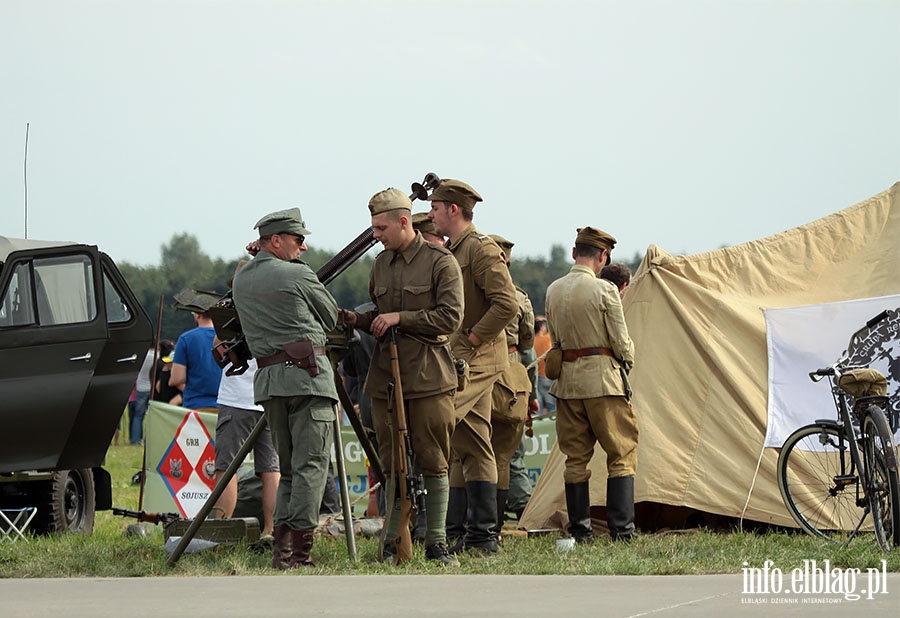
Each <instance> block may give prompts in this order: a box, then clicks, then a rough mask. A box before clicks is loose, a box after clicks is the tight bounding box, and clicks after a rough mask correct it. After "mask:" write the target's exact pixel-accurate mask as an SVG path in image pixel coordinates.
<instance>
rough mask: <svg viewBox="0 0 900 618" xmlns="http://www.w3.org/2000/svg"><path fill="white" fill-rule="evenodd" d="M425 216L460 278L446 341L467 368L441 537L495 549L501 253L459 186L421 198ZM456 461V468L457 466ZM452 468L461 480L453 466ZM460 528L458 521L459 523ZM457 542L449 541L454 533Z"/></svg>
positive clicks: (505, 318) (508, 292)
mask: <svg viewBox="0 0 900 618" xmlns="http://www.w3.org/2000/svg"><path fill="white" fill-rule="evenodd" d="M428 199H429V200H431V210H430V211H429V212H428V216H429V218H430V219H431V220H432V221H433V222H434V227H435V230H436V231H437V233H438V234H439V235H442V236H447V237H448V240H447V243H446V247H447V248H448V249H450V251H451V252H452V253H453V255H454V257H456V260H457V261H458V262H459V266H460V269H461V270H462V274H463V291H464V293H465V312H464V314H463V322H462V326H461V328H460V329H459V330H458V331H457V332H456V333H455V334H454V336H453V339H452V349H453V354H454V356H455V357H456V358H461V359H464V360H465V361H466V362H467V363H468V364H469V368H470V382H469V385H468V386H467V387H466V388H465V389H463V390H461V391H457V393H456V397H455V400H454V406H455V408H456V428H455V429H454V430H453V437H452V438H451V447H452V455H451V476H450V505H449V507H448V511H447V536H448V537H449V538H450V540H451V543H452V544H453V547H451V551H453V550H455V549H457V547H463V546H464V547H466V548H472V549H478V550H481V551H485V552H489V553H493V552H496V551H497V533H496V523H497V462H496V460H495V459H494V449H493V447H492V446H491V393H492V391H493V387H494V382H496V381H497V379H498V378H499V377H500V374H501V373H503V371H504V370H505V369H506V367H507V366H508V365H509V358H508V353H507V346H506V334H505V329H506V325H507V324H509V322H510V320H512V319H513V317H514V316H515V315H516V311H517V309H518V303H517V302H516V290H515V287H514V286H513V283H512V279H510V276H509V269H508V268H507V267H506V262H505V260H504V258H503V252H502V251H500V247H498V246H497V243H495V242H494V241H493V240H491V239H490V238H488V237H487V236H485V235H484V234H482V233H481V232H479V231H478V230H477V229H476V228H475V225H474V224H473V223H472V218H473V209H474V208H475V204H476V203H477V202H480V201H482V200H481V196H480V195H478V193H477V192H476V191H475V190H474V189H473V188H472V187H470V186H469V185H467V184H466V183H464V182H461V181H459V180H452V179H444V180H442V181H441V184H440V185H439V186H438V187H437V188H436V189H435V190H434V192H432V194H431V196H430V197H429V198H428ZM457 462H458V463H457ZM456 466H459V470H460V471H461V472H462V475H456V474H455V473H454V472H453V468H454V467H456ZM463 522H465V523H463ZM463 534H464V535H465V539H464V541H463V543H462V544H458V543H455V541H456V540H459V539H460V538H461V537H462V535H463Z"/></svg>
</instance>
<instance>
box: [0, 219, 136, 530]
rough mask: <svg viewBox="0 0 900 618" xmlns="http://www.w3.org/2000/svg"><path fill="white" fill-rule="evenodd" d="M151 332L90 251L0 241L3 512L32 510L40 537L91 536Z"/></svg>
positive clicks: (108, 490)
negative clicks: (111, 450)
mask: <svg viewBox="0 0 900 618" xmlns="http://www.w3.org/2000/svg"><path fill="white" fill-rule="evenodd" d="M152 332H153V329H152V326H151V322H150V319H149V318H148V317H147V314H146V313H145V312H144V310H143V309H142V308H141V306H140V303H138V301H137V299H136V298H135V296H134V293H133V292H132V290H131V288H129V287H128V284H127V283H126V281H125V279H124V278H123V277H122V274H121V273H120V272H119V270H118V268H116V265H115V264H114V263H113V261H112V259H111V258H110V257H109V256H108V255H106V254H105V253H102V252H101V251H99V250H98V248H97V247H96V246H91V245H83V244H76V243H71V242H52V241H35V240H21V239H14V238H5V237H2V236H0V509H16V508H25V507H36V509H37V511H36V513H35V515H34V518H33V519H32V523H31V527H30V529H31V530H33V531H36V532H66V531H72V532H82V533H86V534H90V533H91V532H92V530H93V527H94V512H95V511H96V510H107V509H110V508H111V507H112V485H111V481H110V476H109V473H108V472H107V471H106V470H104V469H103V468H102V464H103V461H104V458H105V457H106V451H107V449H108V447H109V445H110V443H111V441H112V438H113V436H114V434H115V431H116V428H117V427H118V424H119V420H120V418H121V416H122V413H123V411H124V409H125V406H126V403H127V401H128V396H129V394H130V393H131V388H132V386H133V385H134V382H135V379H136V377H137V372H138V370H139V369H140V367H141V364H142V363H143V360H144V357H145V356H146V353H147V350H148V349H149V347H150V342H151V339H152Z"/></svg>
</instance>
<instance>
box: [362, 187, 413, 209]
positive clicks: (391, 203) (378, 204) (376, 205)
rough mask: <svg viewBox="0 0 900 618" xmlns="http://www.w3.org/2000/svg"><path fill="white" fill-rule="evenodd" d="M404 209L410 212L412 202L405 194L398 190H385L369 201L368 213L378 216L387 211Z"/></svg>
mask: <svg viewBox="0 0 900 618" xmlns="http://www.w3.org/2000/svg"><path fill="white" fill-rule="evenodd" d="M401 208H404V209H406V210H412V202H410V201H409V198H408V197H407V196H406V194H405V193H404V192H403V191H401V190H400V189H385V190H384V191H379V192H378V193H376V194H375V195H373V196H372V199H370V200H369V212H370V213H372V214H373V215H379V214H381V213H383V212H387V211H389V210H399V209H401Z"/></svg>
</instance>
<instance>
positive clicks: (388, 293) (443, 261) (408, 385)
mask: <svg viewBox="0 0 900 618" xmlns="http://www.w3.org/2000/svg"><path fill="white" fill-rule="evenodd" d="M369 295H370V296H371V298H372V302H373V303H375V309H374V310H372V311H369V312H367V313H361V314H360V315H359V319H358V321H357V325H358V326H359V327H360V328H362V329H363V330H367V331H368V330H369V328H370V326H371V324H372V320H373V319H374V318H375V317H376V316H377V315H378V314H380V313H393V312H400V325H399V326H400V333H399V335H400V336H399V337H397V355H398V357H399V359H400V380H401V382H402V385H403V396H404V398H406V399H418V398H421V397H430V396H432V395H435V394H437V393H447V392H450V391H453V390H455V389H456V385H457V378H456V369H455V367H454V366H453V357H452V355H451V353H450V336H451V335H452V334H453V333H454V332H456V331H457V330H458V329H459V326H460V324H461V322H462V311H463V287H462V273H461V272H460V270H459V264H457V262H456V260H455V259H453V255H452V254H451V253H450V252H449V251H448V250H447V249H445V248H444V247H439V246H435V245H432V244H430V243H427V242H425V240H424V239H423V238H422V235H421V234H420V233H418V232H416V237H415V239H414V240H413V242H412V243H411V244H410V246H409V247H407V248H406V251H403V252H402V253H398V252H395V251H383V252H382V253H380V254H379V255H378V257H377V258H376V259H375V264H374V266H373V267H372V273H371V275H370V277H369ZM392 380H393V375H392V373H391V354H390V345H389V341H388V339H387V337H385V339H384V340H383V341H379V342H378V343H377V344H376V346H375V350H374V353H373V355H372V362H371V364H370V365H369V374H368V377H367V378H366V385H365V392H366V394H368V395H369V396H371V397H377V398H379V399H386V398H387V384H388V382H390V381H392Z"/></svg>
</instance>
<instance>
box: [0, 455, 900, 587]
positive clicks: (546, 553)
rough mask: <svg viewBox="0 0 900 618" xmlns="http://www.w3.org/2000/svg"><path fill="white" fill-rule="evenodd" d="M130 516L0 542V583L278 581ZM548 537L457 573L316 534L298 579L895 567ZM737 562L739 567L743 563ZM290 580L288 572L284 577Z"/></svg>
mask: <svg viewBox="0 0 900 618" xmlns="http://www.w3.org/2000/svg"><path fill="white" fill-rule="evenodd" d="M141 455H142V450H141V449H140V448H138V447H133V446H116V447H112V448H111V449H110V450H109V454H108V455H107V462H106V466H105V467H106V469H107V470H109V472H110V474H111V475H112V479H113V504H114V505H115V506H118V507H123V508H128V509H132V510H134V509H137V507H138V496H139V488H138V487H137V486H132V485H131V477H132V475H133V474H134V473H135V472H137V471H138V470H139V469H140V467H141ZM133 523H134V520H126V519H123V518H121V517H116V516H113V515H112V513H111V512H110V511H101V512H98V513H97V519H96V524H95V527H94V534H93V535H91V536H79V535H64V536H60V537H33V536H32V537H29V539H28V542H25V543H23V542H21V541H19V542H16V543H13V542H10V541H4V542H0V577H4V578H10V577H28V578H33V577H146V576H173V575H174V576H185V575H187V576H211V575H251V574H252V575H276V576H277V575H279V573H277V572H275V571H273V570H272V569H271V568H270V567H269V563H270V562H271V555H270V553H269V552H265V553H259V552H257V551H256V550H255V549H254V548H252V547H250V546H248V545H246V544H243V545H236V546H230V547H219V548H216V549H214V550H209V551H204V552H201V553H198V554H185V555H183V556H182V557H181V559H180V560H179V561H178V563H177V564H176V565H175V566H174V567H172V568H169V567H167V566H166V564H165V563H166V560H167V558H168V553H167V552H166V551H165V550H164V548H163V534H162V527H161V526H149V525H148V524H144V525H145V526H147V527H149V528H150V534H149V535H148V536H145V537H138V536H126V535H125V534H124V532H125V529H126V527H127V526H128V525H129V524H133ZM557 538H558V537H557V535H553V534H551V535H546V536H538V537H531V538H519V537H509V536H507V537H506V538H505V539H504V542H503V547H502V549H501V550H500V552H499V553H497V554H496V555H494V556H490V557H483V556H477V555H468V554H467V555H464V556H462V557H461V558H460V562H461V563H462V566H461V568H459V569H453V570H451V571H448V570H445V569H441V568H440V567H438V566H436V565H433V564H431V563H429V562H428V561H426V560H425V558H424V555H423V550H422V549H421V548H417V549H416V555H415V557H414V559H413V560H412V561H410V562H408V563H405V564H403V565H402V566H400V567H390V566H386V565H383V564H381V563H379V562H377V561H376V559H375V557H376V555H377V545H378V542H377V539H365V538H358V539H357V548H358V560H357V561H356V562H353V561H351V560H350V559H349V557H348V555H347V548H346V543H345V540H344V539H343V537H341V538H331V537H320V538H317V540H316V544H315V546H314V548H313V559H314V560H315V562H316V564H317V565H318V566H317V567H316V568H314V569H306V570H303V571H302V572H303V573H304V574H321V575H354V574H356V575H363V574H388V573H401V574H437V573H465V574H476V573H493V574H510V575H512V574H517V575H548V574H562V575H651V574H652V575H676V574H704V573H740V572H741V569H742V568H744V567H745V566H750V567H757V568H758V567H762V566H763V562H764V561H765V560H771V561H773V563H774V564H775V565H777V567H778V568H780V569H781V570H782V571H783V572H787V571H788V570H791V569H794V568H797V567H803V566H804V560H816V561H817V562H818V564H820V565H821V564H824V561H825V560H826V559H827V560H829V562H830V564H831V566H832V567H840V568H844V569H847V568H851V567H855V568H859V569H863V570H864V569H867V568H878V569H881V568H882V560H885V561H886V568H887V570H888V571H891V572H897V571H900V549H898V550H896V551H893V552H891V553H884V552H881V551H880V550H879V549H878V548H877V546H876V544H875V541H874V538H872V537H871V536H868V537H864V538H859V539H857V540H855V541H853V542H852V543H851V544H850V545H849V546H840V545H833V544H826V543H825V542H823V541H820V540H818V539H814V538H812V537H810V536H808V535H806V534H801V533H796V534H791V533H784V532H765V533H748V532H725V533H723V532H714V531H707V530H688V531H679V532H667V533H662V534H655V535H644V536H642V537H641V538H640V539H639V540H637V541H635V542H633V543H631V544H627V545H626V544H619V543H616V544H613V543H610V542H609V541H607V540H605V539H598V540H597V542H595V543H594V544H593V545H592V546H589V547H584V546H578V547H576V548H575V549H574V550H572V551H570V552H565V553H561V552H558V551H556V549H555V542H556V539H557ZM745 563H746V564H745ZM292 574H296V573H292Z"/></svg>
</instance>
